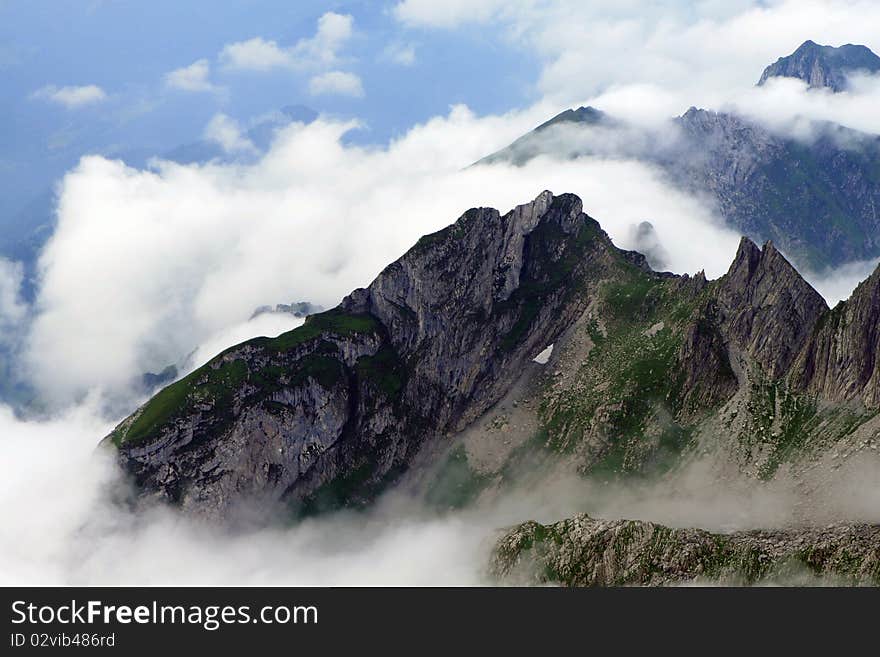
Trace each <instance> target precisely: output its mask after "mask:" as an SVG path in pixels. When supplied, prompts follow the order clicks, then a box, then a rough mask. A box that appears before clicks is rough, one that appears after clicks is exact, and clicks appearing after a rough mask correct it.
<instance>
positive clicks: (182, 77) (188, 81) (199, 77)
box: [165, 59, 217, 91]
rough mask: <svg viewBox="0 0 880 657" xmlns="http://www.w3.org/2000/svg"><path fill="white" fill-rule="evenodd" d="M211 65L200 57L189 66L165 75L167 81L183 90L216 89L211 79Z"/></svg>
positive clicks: (170, 85) (175, 87)
mask: <svg viewBox="0 0 880 657" xmlns="http://www.w3.org/2000/svg"><path fill="white" fill-rule="evenodd" d="M210 75H211V65H210V63H209V62H208V60H207V59H200V60H198V61H195V62H193V63H192V64H190V65H189V66H184V67H183V68H178V69H175V70H173V71H171V72H170V73H168V74H166V75H165V83H166V84H167V85H168V86H169V87H172V88H174V89H180V90H181V91H216V90H217V87H215V86H214V85H213V84H212V83H211V80H210Z"/></svg>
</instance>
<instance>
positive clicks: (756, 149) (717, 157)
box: [648, 108, 880, 270]
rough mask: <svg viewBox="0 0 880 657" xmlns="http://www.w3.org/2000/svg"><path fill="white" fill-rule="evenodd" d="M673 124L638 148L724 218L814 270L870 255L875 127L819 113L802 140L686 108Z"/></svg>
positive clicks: (876, 197) (878, 249)
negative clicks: (659, 140)
mask: <svg viewBox="0 0 880 657" xmlns="http://www.w3.org/2000/svg"><path fill="white" fill-rule="evenodd" d="M674 125H675V127H676V128H677V135H678V141H677V142H676V145H675V146H674V147H671V148H669V149H667V150H666V151H664V150H662V149H657V150H655V151H654V153H653V155H649V156H648V157H649V158H651V157H653V158H654V160H655V161H656V162H657V163H658V164H659V165H660V166H661V167H662V168H663V170H664V171H665V172H666V174H667V176H668V177H669V179H670V180H671V181H672V182H673V184H675V185H676V186H678V187H679V188H681V189H684V190H687V191H690V192H692V193H698V194H700V193H705V194H708V195H710V197H711V198H713V199H714V200H715V203H716V206H717V209H718V211H719V213H720V214H721V216H722V217H723V218H724V219H725V221H726V222H727V224H728V225H730V226H731V227H732V228H735V229H736V230H738V231H740V232H741V233H743V234H745V235H748V236H750V237H751V238H752V239H755V240H757V241H766V240H773V241H774V243H776V244H778V245H779V247H780V248H782V249H783V250H784V251H785V252H786V253H788V254H790V255H791V256H792V257H793V258H794V259H795V260H796V261H797V262H798V263H799V264H802V265H805V266H807V267H809V268H812V269H816V270H821V269H822V268H823V267H825V266H829V265H830V266H835V265H839V264H842V263H844V262H847V261H852V260H863V259H870V258H874V257H876V256H878V255H880V216H878V214H877V212H876V208H877V207H878V204H880V137H877V136H875V135H867V134H863V133H858V132H856V131H853V130H848V129H846V128H842V127H840V126H835V125H833V124H827V123H823V124H815V125H814V126H813V130H814V134H813V136H812V138H811V139H810V140H808V141H802V140H798V139H794V138H787V137H783V136H780V135H777V134H774V133H772V132H770V131H769V130H767V129H766V128H764V127H762V126H760V125H759V124H757V123H755V122H752V121H748V120H746V119H743V118H741V117H738V116H735V115H733V114H725V113H719V112H711V111H707V110H701V109H696V108H691V109H689V110H688V111H687V112H686V113H685V114H684V115H682V116H681V117H679V118H678V119H676V120H675V121H674Z"/></svg>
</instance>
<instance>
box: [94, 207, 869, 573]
mask: <svg viewBox="0 0 880 657" xmlns="http://www.w3.org/2000/svg"><path fill="white" fill-rule="evenodd" d="M878 336H880V268H878V270H877V271H875V273H874V274H873V275H872V276H871V277H870V278H869V279H868V280H866V281H865V282H864V283H862V285H860V286H859V287H858V288H857V290H856V291H855V293H854V294H853V296H852V298H851V299H849V300H848V301H846V302H843V303H841V304H839V305H838V306H837V307H836V308H835V309H834V310H830V309H829V308H828V306H827V304H826V303H825V301H824V300H823V299H822V297H821V296H820V295H819V294H818V293H817V292H816V291H815V290H814V289H813V288H812V287H811V286H810V285H809V284H808V283H807V282H806V281H804V280H803V278H801V276H800V275H799V274H798V273H797V271H796V270H795V269H794V267H792V266H791V264H789V263H788V261H787V260H786V259H785V258H784V257H783V256H782V254H781V253H780V252H779V251H778V250H776V248H775V247H774V246H773V244H772V243H768V244H766V245H765V246H764V247H763V248H759V247H757V246H756V245H755V244H754V243H753V242H751V241H750V240H748V239H747V238H743V240H742V243H741V245H740V248H739V251H738V253H737V255H736V258H735V260H734V262H733V263H732V264H731V266H730V269H729V271H728V272H727V274H726V275H725V276H723V277H722V278H720V279H718V280H715V281H711V282H710V281H707V280H706V278H705V276H704V275H702V274H698V275H696V276H693V277H691V276H687V275H683V276H678V275H673V274H669V273H657V272H654V271H653V270H652V269H651V268H650V267H649V266H648V264H647V261H646V259H645V258H644V256H642V255H641V254H638V253H635V252H630V251H622V250H620V249H618V248H616V247H615V246H614V245H613V244H612V243H611V241H610V240H609V238H608V236H607V235H606V234H605V233H604V231H602V229H601V227H600V226H599V224H598V223H597V222H595V221H594V220H593V219H591V218H590V217H589V216H587V215H586V214H584V213H583V212H582V206H581V201H580V199H578V198H577V197H575V196H573V195H566V194H563V195H560V196H554V195H552V194H551V193H550V192H544V193H543V194H541V195H540V196H539V197H538V198H537V199H535V200H534V201H533V202H531V203H528V204H525V205H521V206H518V207H517V208H515V209H514V210H512V211H511V212H509V213H507V214H504V215H501V214H500V213H499V212H498V211H496V210H493V209H490V208H475V209H472V210H469V211H468V212H466V213H465V214H464V215H463V216H462V217H461V218H460V219H459V220H458V221H457V222H456V223H454V224H452V225H451V226H449V227H448V228H446V229H444V230H442V231H440V232H438V233H435V234H432V235H428V236H425V237H424V238H422V239H421V240H420V241H419V242H418V243H417V244H416V245H415V246H414V247H413V248H412V249H410V250H409V251H408V252H407V253H406V254H405V255H404V256H403V257H402V258H401V259H400V260H398V261H396V262H394V263H392V264H391V265H389V266H388V267H387V268H386V269H385V270H384V271H383V273H382V274H380V276H379V277H378V278H377V279H376V280H375V281H374V282H373V283H372V284H371V285H370V286H369V287H368V288H365V289H358V290H355V291H354V292H352V294H351V295H349V296H348V297H346V299H345V300H344V301H343V303H342V304H341V305H340V306H339V307H338V308H335V309H333V310H330V311H327V312H324V313H319V314H315V315H312V316H310V317H309V318H308V319H307V321H306V323H305V324H304V325H303V326H302V327H301V328H298V329H295V330H294V331H291V332H289V333H286V334H283V335H281V336H279V337H278V338H275V339H266V338H258V339H255V340H251V341H248V342H245V343H243V344H241V345H238V346H236V347H233V348H230V349H227V350H226V351H224V352H223V353H222V354H220V355H219V356H217V357H216V358H215V359H213V360H212V361H210V362H209V363H208V364H206V365H205V366H204V367H202V368H200V369H198V370H196V371H195V372H193V373H192V374H190V375H189V376H187V377H185V378H184V379H182V380H180V381H178V382H177V383H175V384H173V385H171V386H169V387H168V388H166V389H164V390H163V391H162V392H160V393H159V394H158V395H156V396H155V397H154V398H153V399H152V400H150V401H149V402H148V403H147V404H145V405H144V406H143V407H142V408H140V409H139V410H138V411H137V412H135V413H134V414H133V415H132V416H131V417H129V418H128V419H126V420H125V421H124V422H123V423H122V424H120V425H119V426H118V427H117V428H116V429H115V430H114V431H113V432H112V433H111V434H110V435H109V436H108V437H107V439H106V440H105V442H104V444H105V445H106V446H107V447H108V449H113V450H115V451H117V454H118V461H119V463H120V465H121V466H122V467H123V469H124V470H125V471H127V472H128V473H129V474H130V476H132V478H133V480H134V482H136V486H137V488H138V490H139V494H138V497H139V498H140V499H141V500H142V501H147V500H150V501H154V502H155V501H162V502H164V503H170V504H172V505H174V506H175V507H177V508H179V509H180V510H181V511H182V512H184V513H187V514H194V515H197V516H202V517H208V518H212V519H214V520H215V521H222V522H230V521H233V522H234V521H235V519H236V518H238V517H239V516H240V514H241V513H246V515H247V516H248V517H250V518H251V519H253V518H254V517H255V514H256V515H257V516H263V517H267V516H268V517H271V516H273V515H274V514H276V513H284V514H290V513H293V514H295V515H298V516H311V515H314V514H321V513H327V512H330V511H333V510H336V509H342V508H349V509H351V508H368V507H369V505H371V504H372V503H374V501H375V499H376V498H377V497H379V496H380V495H381V494H383V493H384V492H386V491H389V490H395V489H398V488H400V487H403V488H404V489H406V490H408V491H409V494H410V495H411V496H416V497H417V498H418V499H421V500H422V503H424V504H426V505H428V506H429V507H434V508H439V509H466V508H468V507H469V506H471V505H473V504H476V503H478V502H480V501H481V500H482V501H485V500H486V499H492V498H493V497H494V498H497V497H499V496H501V497H503V496H504V495H505V494H509V493H510V492H511V491H513V490H516V489H517V488H518V487H520V486H524V485H525V486H528V487H530V488H540V487H542V486H546V485H547V482H548V481H553V480H558V479H566V478H570V477H575V478H578V477H581V478H584V479H585V480H586V481H592V482H596V483H601V482H608V483H613V484H614V485H622V486H626V485H628V484H631V485H632V486H634V487H636V488H637V487H639V486H645V485H664V484H665V485H671V486H674V485H676V482H686V481H687V480H688V479H689V478H691V477H694V476H697V475H696V473H698V472H699V473H700V475H699V478H700V479H701V480H704V481H705V480H706V479H707V478H709V479H713V480H715V481H716V482H724V481H725V480H727V481H730V482H742V481H749V482H751V484H750V485H751V486H753V487H754V488H756V489H761V488H765V487H766V488H767V489H769V490H772V489H773V487H779V488H780V489H785V488H788V487H789V486H794V487H796V488H797V490H798V491H799V493H798V494H799V496H800V500H801V504H800V505H799V507H798V508H797V510H796V511H795V514H794V516H793V517H792V518H791V520H794V521H795V522H796V523H798V522H799V523H810V522H815V521H816V519H818V518H828V517H834V518H835V519H836V520H837V521H839V522H843V521H849V522H858V521H863V522H864V521H866V520H874V521H876V517H875V515H874V512H872V511H870V510H867V509H866V508H864V507H861V506H860V505H859V504H858V503H857V504H853V505H847V507H848V508H846V510H845V511H844V510H843V509H842V508H841V506H840V504H841V500H840V499H839V498H838V499H835V498H836V496H829V495H827V493H828V491H829V490H833V489H834V488H835V486H840V484H841V482H840V481H839V480H838V477H839V476H840V472H841V471H850V470H851V469H852V468H857V467H869V468H870V467H873V466H872V465H871V464H873V465H874V466H876V464H877V463H878V457H880V453H878V450H880V438H878V435H880V434H878V426H880V425H878V418H880V416H878V410H880V363H877V362H876V358H875V356H876V354H877V353H878V352H880V342H878ZM548 345H553V348H552V352H551V354H550V357H549V360H547V362H546V364H545V365H541V364H538V363H533V362H532V361H533V359H535V357H536V356H537V355H538V354H539V352H542V351H545V348H546V347H547V346H548ZM848 483H852V481H849V482H848ZM719 485H723V484H719ZM622 527H623V526H617V527H616V529H615V530H614V531H618V530H622ZM635 527H636V526H631V527H630V528H631V529H633V528H635ZM528 531H531V532H533V533H534V532H535V531H537V532H538V533H539V534H540V535H541V537H542V538H541V540H542V541H543V540H545V538H544V537H546V536H547V535H548V532H549V534H550V535H552V534H553V532H554V531H557V530H556V529H552V528H551V529H542V528H541V527H540V526H538V527H537V528H532V529H529V530H528ZM603 531H604V530H603ZM640 531H641V530H640ZM647 531H649V532H651V531H655V529H654V528H653V526H648V527H647ZM659 531H667V530H665V529H661V530H659ZM852 531H862V530H856V529H853V530H852ZM866 531H867V532H868V533H867V534H866V535H865V538H864V541H865V544H864V546H863V547H861V548H858V550H856V545H855V544H854V543H853V544H852V545H850V548H851V550H856V551H855V552H853V551H850V552H847V553H846V554H844V552H845V550H844V548H843V547H840V548H839V549H838V548H835V550H836V551H835V550H832V551H823V552H821V554H823V555H825V556H823V557H822V558H818V557H817V558H815V559H814V558H813V557H810V556H809V555H811V554H814V552H813V550H820V547H819V546H820V545H821V544H824V543H822V542H823V541H826V540H828V537H826V536H825V535H815V536H814V535H812V534H809V533H804V532H800V533H799V532H798V531H797V530H792V532H793V533H792V534H791V535H790V536H789V537H788V538H785V539H784V540H785V541H788V542H789V543H790V544H791V546H790V547H788V548H786V550H787V551H783V552H782V553H780V554H779V555H778V557H774V558H773V559H771V560H769V561H768V560H767V559H765V558H764V557H759V556H757V555H758V552H756V550H758V547H757V546H758V544H756V543H754V541H753V540H752V539H748V538H746V539H744V540H743V543H742V544H738V543H736V540H738V539H734V538H733V537H731V539H730V541H731V543H730V548H729V549H728V548H724V549H721V548H719V549H718V550H716V551H715V552H711V553H707V555H706V557H705V558H706V559H709V560H712V563H715V564H717V569H709V568H703V569H699V568H697V566H696V565H693V566H689V567H688V568H690V570H688V569H687V568H684V567H682V569H680V571H679V572H678V574H677V575H674V576H672V575H668V577H667V576H666V575H664V576H658V575H657V573H659V572H661V571H662V568H661V564H660V562H657V563H655V561H654V560H656V559H660V560H661V561H662V560H663V559H667V558H671V559H676V558H678V557H677V556H676V555H677V552H676V551H677V550H683V551H685V552H683V553H682V554H688V555H691V557H690V558H693V549H692V548H691V547H689V541H690V540H691V539H687V540H684V539H682V540H678V539H676V540H674V541H673V542H671V543H669V544H668V545H666V546H665V547H663V548H662V550H661V551H660V552H658V553H657V554H654V555H652V554H648V553H645V552H644V550H642V551H640V552H638V551H637V552H635V553H634V554H635V556H633V557H632V558H633V559H636V560H638V559H641V561H640V563H649V565H650V564H653V565H651V567H646V568H643V569H642V570H639V571H635V572H630V573H629V574H628V575H620V576H618V575H608V576H607V577H608V578H609V579H606V580H602V581H595V582H593V583H603V582H604V583H641V584H652V583H663V582H672V581H677V580H681V581H687V580H691V579H695V578H699V577H704V578H708V579H713V578H720V579H721V580H728V579H729V580H730V581H734V580H736V579H737V578H741V579H742V581H743V582H750V581H756V580H762V579H765V578H767V577H770V576H771V575H772V576H780V574H781V573H782V571H778V570H777V569H775V567H774V564H775V563H777V562H778V563H780V564H785V565H787V566H790V565H791V564H792V562H793V560H794V562H796V563H797V564H798V567H799V568H803V569H806V570H807V571H809V572H811V573H813V575H817V576H818V575H833V576H839V577H842V578H854V581H864V582H873V583H876V582H878V581H880V559H878V549H880V547H878V546H877V545H876V544H875V541H873V539H871V536H873V535H874V534H875V533H876V532H875V531H874V530H866ZM871 532H874V533H871ZM511 536H512V537H513V538H508V539H505V540H506V541H508V543H502V544H501V545H500V547H499V550H500V552H498V553H497V554H498V555H502V556H499V557H498V558H499V559H502V561H500V562H499V563H502V564H505V565H501V566H497V568H496V572H497V573H499V575H503V576H506V574H507V573H508V572H509V571H510V570H511V568H512V566H511V565H510V564H511V563H515V564H519V563H520V561H521V560H522V558H524V555H523V554H521V552H524V551H528V550H533V551H534V550H538V549H539V547H538V541H537V540H536V539H535V538H531V539H525V538H521V534H515V535H511ZM705 539H708V540H710V541H711V540H713V539H712V537H704V536H702V535H701V537H699V540H705ZM563 540H564V541H567V540H568V539H567V538H565V539H563ZM577 540H583V539H580V538H579V539H577ZM725 540H727V539H725ZM755 540H757V539H755ZM768 540H771V539H768ZM834 540H836V541H838V543H837V545H840V541H841V540H842V539H841V537H840V535H839V534H838V535H836V538H835V539H834ZM511 541H513V543H515V544H516V545H518V546H519V547H518V548H517V549H516V550H514V552H513V553H511V552H510V551H511V550H513V549H514V548H513V547H511V545H512V544H510V545H509V543H510V542H511ZM595 541H598V542H595ZM595 541H593V539H589V541H587V542H586V543H584V544H583V545H581V546H579V547H577V550H579V552H578V554H580V556H578V557H565V559H566V560H567V561H566V563H568V562H570V561H571V559H572V558H575V559H584V560H589V559H594V558H595V559H601V554H599V553H596V554H594V552H592V551H591V550H598V549H600V548H599V546H600V545H605V542H604V539H600V538H596V539H595ZM749 541H752V542H749ZM771 542H772V540H771ZM591 546H592V547H591ZM777 547H778V546H777ZM603 549H604V548H603ZM632 549H636V548H635V547H634V548H632ZM762 549H763V548H762ZM823 549H824V548H823ZM842 550H843V552H842ZM743 551H745V552H747V553H749V554H754V555H755V556H754V558H755V559H757V560H758V562H760V563H761V566H760V567H757V566H756V567H755V568H757V570H754V569H751V570H750V568H752V567H751V566H748V565H747V564H745V562H743V557H742V554H743ZM542 554H543V553H542ZM549 554H550V553H548V554H547V555H544V556H541V558H540V559H539V560H538V561H539V563H540V562H541V559H549V558H551V557H550V556H549ZM847 554H848V555H849V556H848V557H847V556H846V555H847ZM504 555H506V556H504ZM553 558H556V557H553ZM559 558H560V559H562V558H563V557H559ZM645 559H647V560H648V562H645ZM546 563H551V562H546ZM579 567H580V566H579ZM583 567H584V568H587V567H590V566H588V565H587V564H586V562H585V564H584V565H583ZM622 567H623V566H622ZM547 568H549V569H545V570H544V571H543V572H544V573H545V574H544V576H543V577H544V578H545V579H547V580H549V581H560V580H561V581H563V582H566V583H573V584H581V583H590V582H592V580H581V579H578V577H576V576H574V575H572V576H569V575H566V574H564V573H562V571H560V570H559V568H558V567H556V566H553V567H552V568H551V567H550V566H547ZM548 573H549V574H548ZM554 573H556V575H553V574H554Z"/></svg>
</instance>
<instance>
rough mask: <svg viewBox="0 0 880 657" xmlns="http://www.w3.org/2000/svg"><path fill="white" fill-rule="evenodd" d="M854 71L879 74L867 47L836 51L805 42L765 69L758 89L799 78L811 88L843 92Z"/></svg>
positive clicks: (879, 67) (879, 65) (878, 60)
mask: <svg viewBox="0 0 880 657" xmlns="http://www.w3.org/2000/svg"><path fill="white" fill-rule="evenodd" d="M855 71H865V72H867V73H875V72H876V71H880V57H878V56H877V55H875V54H874V53H873V52H871V50H870V49H869V48H867V47H866V46H856V45H852V44H846V45H844V46H840V47H839V48H834V47H832V46H820V45H818V44H817V43H814V42H813V41H805V42H804V43H803V44H801V45H800V47H799V48H798V49H797V50H795V51H794V52H793V53H792V54H790V55H788V56H787V57H780V58H779V59H777V60H776V62H774V63H773V64H771V65H770V66H768V67H767V68H765V69H764V73H763V74H762V75H761V79H760V80H759V81H758V85H759V86H760V85H763V84H764V83H765V82H767V80H769V79H770V78H774V77H784V78H798V79H800V80H803V81H804V82H806V83H807V84H809V85H810V87H814V88H821V87H827V88H829V89H832V90H833V91H843V90H845V89H846V85H847V76H848V75H849V74H851V73H853V72H855Z"/></svg>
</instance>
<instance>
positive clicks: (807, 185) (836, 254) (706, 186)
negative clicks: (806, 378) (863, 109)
mask: <svg viewBox="0 0 880 657" xmlns="http://www.w3.org/2000/svg"><path fill="white" fill-rule="evenodd" d="M854 70H865V71H869V72H873V71H878V70H880V57H877V56H876V55H874V53H872V52H871V51H870V50H869V49H867V48H866V47H865V46H850V45H847V46H841V47H840V48H831V47H828V46H818V45H816V44H815V43H813V42H812V41H807V42H806V43H804V44H803V45H802V46H801V47H800V48H798V50H797V51H795V53H794V54H792V55H790V56H789V57H784V58H781V59H780V60H779V61H777V62H776V63H775V64H773V65H771V66H769V67H767V69H766V70H765V71H764V75H763V76H762V77H761V81H760V82H759V84H763V83H764V82H766V80H767V79H768V78H769V77H773V76H780V75H782V76H795V77H800V78H802V79H804V80H806V81H808V82H810V83H811V84H813V85H819V86H823V85H824V86H831V87H832V88H835V89H838V88H843V85H844V83H845V76H846V74H848V73H851V72H852V71H854ZM809 128H810V130H809V132H810V134H809V136H808V137H803V136H798V137H797V138H795V137H793V136H787V135H785V134H781V133H779V132H774V131H771V130H770V129H768V128H766V127H764V126H762V125H761V124H759V123H758V122H756V121H754V120H749V119H747V118H744V117H741V116H738V115H735V114H732V113H725V112H713V111H708V110H704V109H697V108H695V107H692V108H690V109H689V110H688V111H687V112H685V113H684V114H683V115H682V116H680V117H677V118H676V119H674V120H672V121H670V122H668V123H666V124H665V125H662V126H661V127H659V128H654V129H647V128H639V127H637V126H630V125H626V124H625V123H624V122H622V121H619V120H617V119H615V118H614V117H611V116H609V115H607V114H605V113H603V112H601V111H600V110H597V109H596V108H593V107H580V108H578V109H576V110H566V111H565V112H562V113H561V114H559V115H557V116H556V117H554V118H552V119H550V120H549V121H547V122H546V123H544V124H542V125H540V126H538V127H537V128H535V129H534V130H533V131H531V132H529V133H527V134H526V135H523V136H522V137H520V138H519V139H517V140H516V141H514V142H513V143H512V144H510V145H509V146H507V147H505V148H503V149H501V150H500V151H498V152H496V153H493V154H491V155H489V156H487V157H485V158H483V159H482V160H480V161H479V162H477V163H476V164H477V165H486V164H496V163H501V162H506V163H510V164H513V165H516V166H522V165H524V164H526V163H527V162H528V161H529V160H531V159H532V158H534V157H536V156H538V155H549V156H552V157H557V158H561V159H571V158H576V157H580V156H585V155H587V156H597V157H616V158H626V159H635V160H640V161H642V162H646V163H648V164H650V165H652V166H655V167H658V168H659V169H660V171H661V172H662V173H663V175H664V176H665V178H666V179H667V181H668V182H669V183H670V184H671V185H673V186H675V187H677V188H679V189H682V190H684V191H687V192H689V193H692V194H696V195H698V196H700V197H703V198H707V199H710V201H711V202H712V203H713V204H714V206H715V208H714V209H715V210H717V212H718V213H719V215H720V216H721V217H722V218H723V219H724V220H725V222H726V223H727V224H728V225H729V226H730V227H731V228H733V229H735V230H737V231H738V232H740V233H742V234H745V235H748V236H749V237H750V238H752V239H753V240H755V241H757V242H765V241H767V240H772V241H773V242H774V243H775V244H776V245H777V246H778V247H779V248H780V249H782V250H783V251H784V252H785V253H786V254H788V255H789V256H790V257H791V258H792V259H793V260H794V261H795V262H796V263H797V264H798V265H799V266H802V267H803V268H807V269H813V270H817V271H821V270H822V269H825V268H827V267H834V266H837V265H840V264H843V263H846V262H850V261H855V260H869V259H873V258H876V257H878V256H880V215H878V214H877V208H878V207H880V136H878V135H874V134H866V133H861V132H858V131H856V130H851V129H848V128H845V127H843V126H839V125H836V124H833V123H829V122H813V123H811V124H810V125H809Z"/></svg>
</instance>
